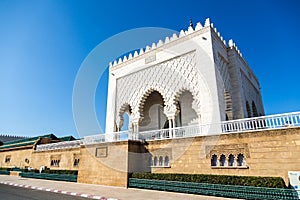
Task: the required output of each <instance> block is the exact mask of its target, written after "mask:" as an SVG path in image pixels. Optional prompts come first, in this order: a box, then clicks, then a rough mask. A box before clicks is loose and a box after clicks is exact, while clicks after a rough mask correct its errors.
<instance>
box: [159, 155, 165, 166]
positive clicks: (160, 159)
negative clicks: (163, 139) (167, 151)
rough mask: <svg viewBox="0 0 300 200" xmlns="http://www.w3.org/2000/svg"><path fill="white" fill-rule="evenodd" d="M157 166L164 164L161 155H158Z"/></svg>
mask: <svg viewBox="0 0 300 200" xmlns="http://www.w3.org/2000/svg"><path fill="white" fill-rule="evenodd" d="M158 164H159V166H163V164H164V159H163V157H162V156H159V161H158Z"/></svg>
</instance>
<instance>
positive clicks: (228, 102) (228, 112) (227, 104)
mask: <svg viewBox="0 0 300 200" xmlns="http://www.w3.org/2000/svg"><path fill="white" fill-rule="evenodd" d="M224 99H225V120H226V121H228V120H232V119H233V114H232V100H231V96H230V93H229V92H228V91H227V90H225V92H224Z"/></svg>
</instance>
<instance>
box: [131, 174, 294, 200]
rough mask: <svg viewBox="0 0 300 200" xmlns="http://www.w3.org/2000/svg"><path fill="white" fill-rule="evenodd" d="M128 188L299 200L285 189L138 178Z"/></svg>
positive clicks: (289, 190)
mask: <svg viewBox="0 0 300 200" xmlns="http://www.w3.org/2000/svg"><path fill="white" fill-rule="evenodd" d="M128 186H129V187H132V188H143V189H152V190H162V191H172V192H182V193H191V194H201V195H210V196H220V197H230V198H241V199H264V200H274V199H293V200H298V199H299V198H298V194H297V192H296V190H293V189H283V188H265V187H251V186H236V185H221V184H208V183H193V182H178V181H164V180H149V179H136V178H129V185H128Z"/></svg>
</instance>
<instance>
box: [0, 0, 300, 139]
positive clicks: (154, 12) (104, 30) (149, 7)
mask: <svg viewBox="0 0 300 200" xmlns="http://www.w3.org/2000/svg"><path fill="white" fill-rule="evenodd" d="M299 9H300V4H299V2H298V1H247V2H246V1H238V0H236V1H200V0H194V1H155V0H153V1H130V0H129V1H120V2H118V1H91V0H87V1H83V0H82V1H79V0H51V1H50V0H39V1H33V0H26V1H25V0H23V1H14V0H1V1H0V25H1V26H0V95H1V98H0V133H2V134H13V135H26V136H36V135H42V134H46V133H54V134H56V135H58V136H63V135H74V136H76V137H77V136H78V135H77V133H76V127H75V123H74V121H73V114H72V92H73V84H74V81H75V78H76V74H77V72H78V70H79V68H80V65H81V63H82V62H83V60H84V59H85V57H86V56H87V55H88V54H89V52H91V51H92V50H93V48H95V47H96V46H97V45H98V44H99V43H100V42H102V41H104V40H105V39H107V38H109V37H111V36H113V35H115V34H117V33H120V32H122V31H126V30H129V29H133V28H139V27H163V28H169V29H174V30H178V31H179V30H180V29H186V28H187V26H188V24H189V19H190V18H192V19H193V21H194V23H196V22H198V21H200V22H202V23H204V20H205V19H206V18H207V17H209V18H211V21H212V22H213V23H214V25H215V27H217V28H218V30H219V31H220V32H221V35H222V36H223V37H224V38H225V39H226V41H228V40H229V39H231V38H232V39H233V40H234V41H235V43H236V44H237V46H238V48H239V49H240V50H241V52H242V54H243V56H244V58H245V59H246V61H247V62H248V64H249V65H250V66H251V68H252V69H253V71H254V72H255V74H256V75H257V77H258V79H259V80H260V84H261V91H262V95H263V103H264V106H265V112H266V114H275V113H285V112H291V111H299V110H300V90H299V74H300V63H299V59H298V58H299V52H300V51H299V47H300V39H299V32H300V23H299V19H300V12H299ZM106 81H107V76H104V78H102V79H101V80H100V82H99V86H98V89H97V95H96V97H95V98H96V102H97V103H96V105H95V106H96V111H97V116H98V120H99V122H100V124H101V126H102V127H104V126H105V125H104V121H105V120H104V119H105V109H106V102H105V101H106V92H107V91H106Z"/></svg>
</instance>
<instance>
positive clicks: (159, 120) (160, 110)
mask: <svg viewBox="0 0 300 200" xmlns="http://www.w3.org/2000/svg"><path fill="white" fill-rule="evenodd" d="M164 106H165V105H164V101H163V97H162V95H161V94H160V93H159V92H158V91H152V92H151V93H150V94H149V95H148V97H147V99H146V101H145V102H144V103H143V108H142V110H141V116H142V121H141V122H140V124H139V127H140V128H139V129H140V131H148V130H156V129H163V128H168V127H169V124H168V119H167V117H166V116H165V114H164Z"/></svg>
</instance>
